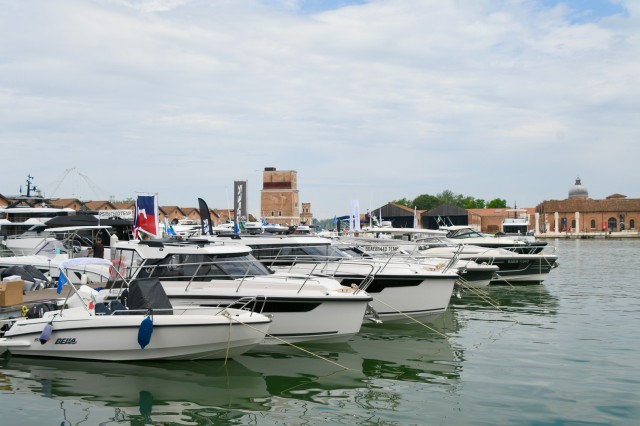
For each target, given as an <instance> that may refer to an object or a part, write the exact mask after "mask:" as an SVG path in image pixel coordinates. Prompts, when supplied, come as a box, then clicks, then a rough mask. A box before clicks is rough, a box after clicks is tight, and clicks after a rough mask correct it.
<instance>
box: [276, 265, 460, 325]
mask: <svg viewBox="0 0 640 426" xmlns="http://www.w3.org/2000/svg"><path fill="white" fill-rule="evenodd" d="M289 269H290V270H292V271H300V272H307V273H308V272H313V273H323V274H328V275H330V276H332V277H334V278H335V279H336V280H338V281H340V282H341V283H342V284H343V285H346V286H350V285H353V284H355V285H364V290H365V291H366V292H367V293H368V294H369V295H370V296H371V297H373V301H372V302H371V307H372V308H373V309H374V310H375V313H374V314H372V315H367V317H366V318H365V319H364V320H365V322H370V321H371V320H372V319H379V320H381V321H382V322H397V321H403V322H411V321H413V320H419V321H430V320H432V319H435V318H436V317H437V316H438V315H439V314H441V313H442V312H444V311H446V310H447V307H448V306H449V301H450V300H451V294H452V292H453V287H454V284H455V281H456V280H457V279H458V275H457V274H456V273H455V272H442V271H437V270H434V269H436V268H434V267H432V266H430V265H425V264H419V263H411V264H410V263H407V262H400V263H387V262H380V263H372V264H368V263H364V262H359V261H355V262H342V263H340V262H335V263H332V262H329V263H326V264H304V263H298V264H296V265H293V266H291V267H290V268H289ZM374 272H375V273H374ZM368 275H369V279H372V281H370V282H369V283H368V284H366V281H367V279H366V277H367V276H368Z"/></svg>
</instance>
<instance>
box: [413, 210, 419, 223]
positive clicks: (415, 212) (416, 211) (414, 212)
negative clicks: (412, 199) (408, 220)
mask: <svg viewBox="0 0 640 426" xmlns="http://www.w3.org/2000/svg"><path fill="white" fill-rule="evenodd" d="M413 227H414V228H417V227H418V210H416V206H413Z"/></svg>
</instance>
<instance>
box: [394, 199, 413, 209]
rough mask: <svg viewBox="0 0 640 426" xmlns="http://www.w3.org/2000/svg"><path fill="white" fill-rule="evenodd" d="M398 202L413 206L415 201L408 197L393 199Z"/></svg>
mask: <svg viewBox="0 0 640 426" xmlns="http://www.w3.org/2000/svg"><path fill="white" fill-rule="evenodd" d="M393 202H394V203H396V204H401V205H403V206H405V207H411V208H413V201H411V200H409V199H408V198H401V199H399V200H395V201H393Z"/></svg>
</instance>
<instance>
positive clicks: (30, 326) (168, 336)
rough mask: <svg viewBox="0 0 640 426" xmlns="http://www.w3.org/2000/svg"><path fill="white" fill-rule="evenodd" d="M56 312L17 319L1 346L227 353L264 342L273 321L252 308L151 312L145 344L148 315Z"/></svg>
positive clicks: (40, 352) (87, 353)
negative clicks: (141, 335) (230, 314)
mask: <svg viewBox="0 0 640 426" xmlns="http://www.w3.org/2000/svg"><path fill="white" fill-rule="evenodd" d="M53 314H54V312H48V313H47V314H45V316H44V317H43V318H38V319H28V320H27V319H24V320H18V321H16V322H15V323H14V324H13V326H12V327H11V328H10V329H9V330H8V331H7V332H6V333H5V335H4V337H3V338H2V339H0V348H5V349H6V350H8V351H9V352H10V353H11V354H12V355H18V356H19V355H26V356H32V357H54V358H71V359H87V360H101V361H139V360H160V359H162V360H195V359H224V358H229V357H233V356H237V355H239V354H242V353H244V352H246V351H247V350H249V349H251V348H253V347H254V346H255V345H257V344H258V343H260V342H261V341H262V339H263V338H264V335H265V334H266V333H267V331H268V327H269V324H270V322H269V320H268V319H266V318H265V317H264V316H261V315H256V314H253V316H252V315H251V313H249V312H246V313H245V312H243V313H241V314H240V315H239V316H235V317H234V320H230V319H229V318H227V317H226V316H222V315H191V314H185V315H153V332H152V334H151V341H150V343H149V344H148V345H147V346H146V347H145V348H144V349H142V348H141V347H140V344H139V343H138V332H139V328H140V324H141V322H142V320H143V319H144V318H145V316H144V315H104V316H100V315H90V314H89V312H88V311H85V310H84V309H83V308H70V309H67V310H64V311H63V313H62V316H56V317H54V316H53ZM49 321H53V322H52V333H51V336H50V338H49V339H48V341H47V342H46V343H44V344H42V343H41V342H40V336H41V334H42V331H43V329H44V328H45V326H46V325H47V324H48V323H49ZM245 324H248V325H245Z"/></svg>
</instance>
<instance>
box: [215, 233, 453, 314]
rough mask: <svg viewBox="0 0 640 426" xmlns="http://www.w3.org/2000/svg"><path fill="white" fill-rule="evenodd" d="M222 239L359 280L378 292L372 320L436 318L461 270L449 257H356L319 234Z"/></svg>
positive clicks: (286, 266) (269, 259)
mask: <svg viewBox="0 0 640 426" xmlns="http://www.w3.org/2000/svg"><path fill="white" fill-rule="evenodd" d="M216 239H217V240H218V241H226V243H227V244H229V243H236V244H244V245H247V246H249V247H251V248H252V249H253V254H254V256H255V257H256V258H258V259H259V260H260V261H261V262H262V263H263V264H264V265H266V266H268V267H271V268H277V269H278V270H279V271H280V273H282V272H283V271H288V272H293V273H305V274H322V275H326V276H330V277H332V278H335V279H336V280H337V281H339V282H340V283H341V284H342V285H343V286H356V287H358V288H360V289H363V290H365V291H366V292H367V293H368V294H370V295H371V296H372V297H373V301H372V302H371V307H372V311H371V312H370V314H369V315H367V317H366V320H376V319H379V320H382V321H383V322H389V321H403V322H410V321H413V320H421V321H430V320H433V319H435V318H436V317H437V316H438V315H439V314H441V313H442V312H444V311H446V309H447V307H448V305H449V301H450V299H451V294H452V291H453V288H454V284H455V281H456V280H457V279H458V274H457V273H456V272H455V271H453V270H451V269H450V268H449V266H448V264H447V262H442V263H439V264H438V265H430V264H426V263H420V262H415V261H412V260H410V259H402V260H400V261H390V260H388V259H364V258H360V257H353V256H350V255H348V254H347V253H344V252H342V251H340V250H339V249H338V248H337V247H334V246H332V245H331V240H329V239H327V238H322V237H316V236H306V235H305V236H295V235H289V236H268V235H256V236H242V237H236V238H227V237H223V236H218V237H216Z"/></svg>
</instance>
